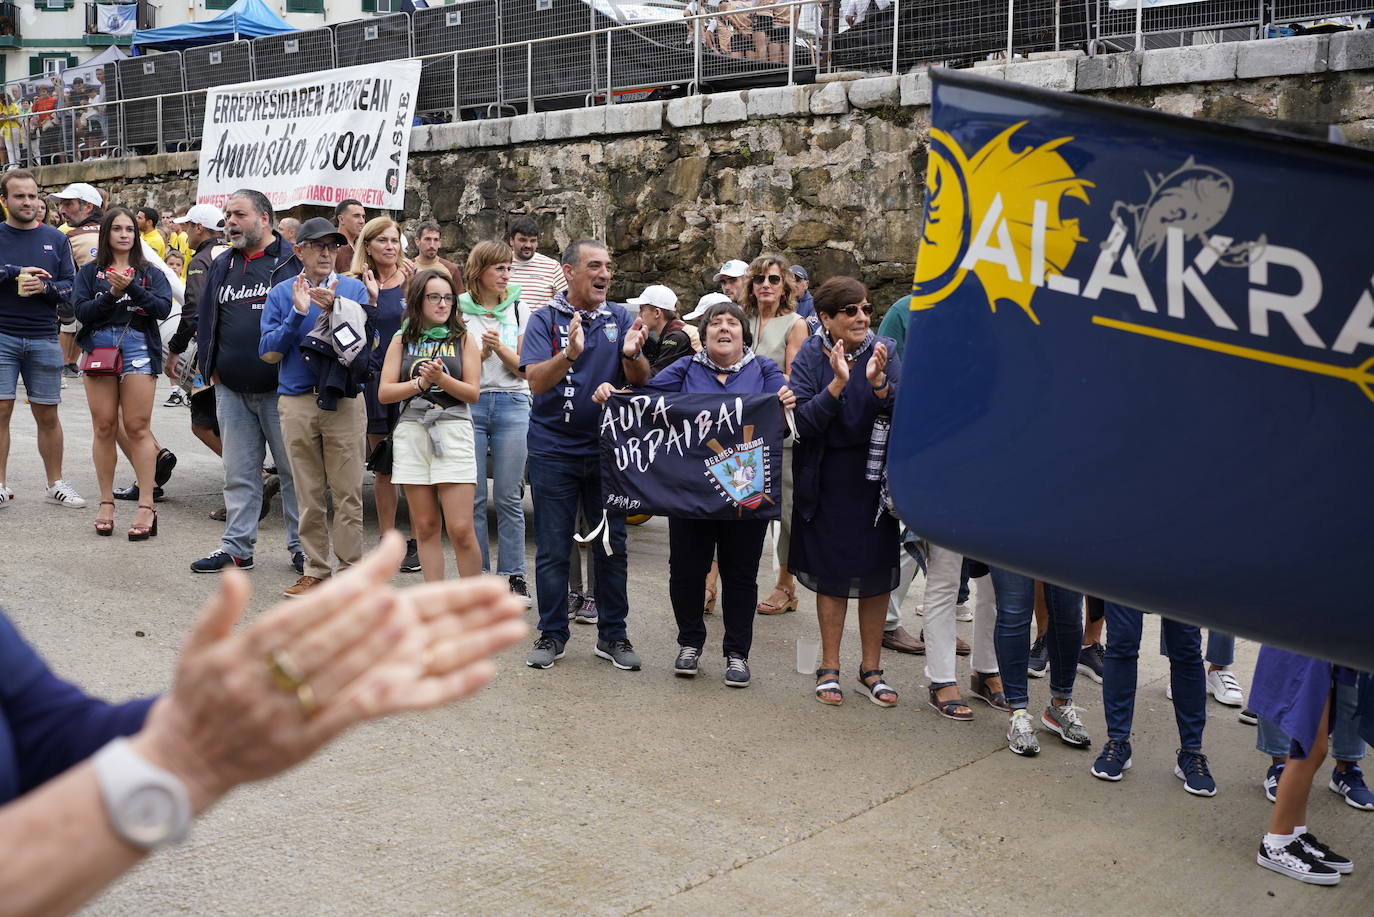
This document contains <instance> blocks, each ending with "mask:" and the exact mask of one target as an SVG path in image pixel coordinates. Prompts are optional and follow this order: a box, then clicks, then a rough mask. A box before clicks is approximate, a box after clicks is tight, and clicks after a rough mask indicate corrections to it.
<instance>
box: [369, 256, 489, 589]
mask: <svg viewBox="0 0 1374 917" xmlns="http://www.w3.org/2000/svg"><path fill="white" fill-rule="evenodd" d="M457 298H458V297H457V292H456V291H455V290H454V288H453V281H452V280H451V279H449V276H448V275H447V274H445V273H441V272H439V271H429V270H427V271H418V272H416V274H415V276H414V277H413V278H412V279H411V281H410V285H409V286H408V287H407V289H406V297H405V303H406V310H405V316H404V318H403V319H402V322H401V330H400V331H398V332H396V336H395V337H394V338H392V339H391V345H390V346H389V347H388V348H387V351H386V361H385V362H384V363H383V364H382V377H381V383H380V385H379V386H378V388H377V400H378V401H379V402H381V403H382V404H395V403H397V402H400V403H401V416H400V420H399V421H398V422H397V423H396V428H395V430H394V431H393V432H392V434H391V438H392V446H391V453H392V473H391V480H392V481H393V482H395V483H396V484H400V485H402V486H404V487H405V490H406V503H407V504H408V505H409V506H410V527H411V534H412V535H414V536H415V540H416V542H417V543H418V553H419V555H420V568H421V569H422V570H423V571H424V575H425V579H426V580H427V581H434V580H441V579H443V578H444V546H443V542H442V541H441V540H440V537H439V536H440V529H441V527H442V526H443V524H445V523H446V524H447V526H448V540H449V541H450V542H452V544H453V552H454V554H455V556H456V559H457V562H458V573H459V574H460V575H462V576H477V575H478V574H480V573H481V572H482V553H481V551H480V550H479V549H478V546H477V538H476V535H475V534H474V533H473V529H472V503H473V499H474V496H475V494H476V482H477V462H476V459H475V457H474V454H473V439H472V418H471V415H470V414H469V411H468V405H470V404H472V403H473V402H475V401H476V400H477V397H478V392H479V389H478V382H479V380H480V378H481V373H482V357H481V353H480V351H479V349H478V344H477V341H476V340H475V339H474V338H473V336H472V335H470V334H468V331H467V326H466V325H465V324H464V323H463V317H462V315H461V314H460V313H459V311H458V308H457ZM441 505H442V506H443V518H442V521H441V519H440V515H439V507H440V506H441Z"/></svg>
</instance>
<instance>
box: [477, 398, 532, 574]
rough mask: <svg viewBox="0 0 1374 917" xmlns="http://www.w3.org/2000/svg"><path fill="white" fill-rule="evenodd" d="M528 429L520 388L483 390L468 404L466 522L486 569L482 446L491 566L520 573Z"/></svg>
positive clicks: (488, 562)
mask: <svg viewBox="0 0 1374 917" xmlns="http://www.w3.org/2000/svg"><path fill="white" fill-rule="evenodd" d="M529 429H530V396H529V394H528V393H526V392H483V393H482V394H481V396H480V397H478V399H477V403H476V404H474V405H473V406H472V433H473V447H474V448H473V452H474V454H475V455H476V456H477V497H476V499H475V500H474V502H473V505H472V527H473V530H474V531H475V532H476V534H477V543H478V544H479V545H481V546H482V569H483V570H488V571H489V570H491V557H490V553H491V551H490V546H489V539H488V538H487V452H488V451H490V452H491V478H492V485H491V486H492V492H491V500H492V502H493V503H494V504H496V538H497V554H496V572H497V573H498V574H500V575H501V576H524V575H525V509H524V506H523V505H522V502H521V493H522V491H523V486H524V481H525V459H526V457H527V455H528V454H529V453H528V448H527V446H526V441H525V437H526V435H527V434H528V433H529Z"/></svg>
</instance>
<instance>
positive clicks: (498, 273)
mask: <svg viewBox="0 0 1374 917" xmlns="http://www.w3.org/2000/svg"><path fill="white" fill-rule="evenodd" d="M513 257H514V255H513V253H512V251H511V248H510V246H509V245H507V244H506V243H504V242H479V243H477V244H476V245H475V246H473V249H472V251H471V253H469V254H468V261H467V264H466V265H465V266H464V268H463V281H464V283H466V284H467V290H468V291H467V292H466V293H464V294H463V295H462V296H460V297H459V298H458V306H459V309H460V310H461V311H462V313H463V319H464V320H465V321H466V322H467V323H468V327H469V328H470V329H471V330H472V334H473V336H474V337H475V338H476V339H477V340H478V342H479V343H480V344H481V355H482V381H481V395H480V397H479V398H478V399H477V403H476V404H474V405H473V406H472V426H473V435H474V451H475V452H476V455H477V470H478V475H477V478H478V487H477V496H476V500H475V503H474V505H473V525H474V528H475V530H476V532H477V543H478V545H479V546H480V547H481V551H482V569H483V570H487V571H490V570H491V569H492V566H491V553H490V552H491V549H490V545H489V539H488V538H487V478H486V469H487V455H488V453H490V455H491V468H492V485H493V488H494V489H493V493H492V502H493V503H495V504H496V536H497V554H496V568H495V572H496V573H497V574H498V575H500V576H504V577H506V579H507V581H508V582H509V583H510V590H511V592H513V593H514V594H515V595H517V596H518V597H520V598H521V599H523V600H524V601H525V604H527V605H528V604H529V603H530V594H529V586H528V585H527V584H526V582H525V510H524V507H523V506H522V503H521V495H522V489H523V488H522V485H523V482H524V478H525V458H526V455H527V451H528V450H527V446H526V442H525V436H526V434H527V433H528V432H529V427H530V387H529V384H528V383H527V382H526V381H525V377H524V376H523V375H522V374H521V372H520V341H521V339H522V338H523V337H524V335H525V325H526V324H527V323H528V322H529V318H530V314H529V310H528V309H526V308H525V307H524V306H523V305H521V303H520V285H519V284H515V283H511V282H510V268H511V259H512V258H513Z"/></svg>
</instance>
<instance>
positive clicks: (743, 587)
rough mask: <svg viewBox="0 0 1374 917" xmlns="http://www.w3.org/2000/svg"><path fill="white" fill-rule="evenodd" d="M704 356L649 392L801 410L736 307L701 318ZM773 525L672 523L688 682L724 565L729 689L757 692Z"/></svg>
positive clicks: (677, 611)
mask: <svg viewBox="0 0 1374 917" xmlns="http://www.w3.org/2000/svg"><path fill="white" fill-rule="evenodd" d="M700 327H701V329H702V331H701V338H702V349H701V352H700V353H696V354H688V355H686V356H683V357H682V358H681V359H679V360H676V361H674V362H673V363H671V364H669V365H668V366H667V367H665V368H664V369H662V370H660V371H659V372H658V374H657V375H655V376H654V377H653V378H652V379H650V380H649V383H648V385H647V386H645V389H646V390H648V391H659V392H698V393H703V394H719V395H730V394H740V393H745V392H777V394H778V401H780V402H781V403H782V406H783V407H784V408H789V409H790V408H791V407H793V406H794V405H795V404H796V403H797V398H796V396H795V395H793V394H792V390H791V389H789V388H788V387H787V377H786V376H784V375H783V374H782V370H781V369H779V368H778V364H776V363H774V362H773V361H772V360H770V359H768V358H767V357H760V356H757V355H755V353H754V351H753V350H751V349H750V345H751V344H752V343H753V341H752V339H751V337H750V334H749V323H748V321H747V320H746V319H745V316H744V310H743V309H741V308H740V307H739V306H738V305H736V304H735V303H732V302H724V303H718V304H716V305H714V306H711V307H709V308H708V309H707V310H706V314H705V315H703V316H702V318H701V326H700ZM611 389H612V386H611V384H610V383H609V382H606V383H602V385H601V387H600V388H599V389H598V390H597V393H596V398H597V400H598V401H599V402H601V403H604V402H605V401H606V399H607V398H608V397H609V396H610V392H611ZM767 530H768V523H767V521H764V520H759V519H738V520H728V521H727V520H721V519H684V518H679V517H676V516H673V517H670V518H669V519H668V597H669V599H670V600H671V601H672V603H673V616H674V617H675V618H677V643H678V652H677V662H676V663H675V664H674V666H673V672H674V673H675V674H677V675H679V676H681V677H683V678H692V677H694V676H695V675H696V674H697V670H698V666H699V660H700V657H701V651H702V648H703V647H704V646H705V645H706V619H705V616H704V615H705V599H706V572H707V571H708V570H710V568H711V561H712V560H713V559H714V558H716V557H717V556H718V557H719V558H720V579H721V583H722V584H723V590H722V596H723V601H722V603H721V604H722V608H723V611H724V616H725V639H724V642H723V644H722V651H723V652H724V654H725V683H726V684H727V685H729V686H730V687H732V688H746V687H748V686H749V648H750V646H751V645H752V644H753V640H754V604H755V603H756V602H757V601H758V600H759V583H758V572H759V557H760V556H762V554H763V539H764V535H765V534H766V532H767Z"/></svg>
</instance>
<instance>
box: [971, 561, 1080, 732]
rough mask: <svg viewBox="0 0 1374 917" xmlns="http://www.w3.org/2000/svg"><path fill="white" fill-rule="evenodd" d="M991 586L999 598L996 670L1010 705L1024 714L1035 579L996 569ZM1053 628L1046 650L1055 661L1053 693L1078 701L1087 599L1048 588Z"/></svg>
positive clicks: (1068, 592) (1059, 696) (1058, 587)
mask: <svg viewBox="0 0 1374 917" xmlns="http://www.w3.org/2000/svg"><path fill="white" fill-rule="evenodd" d="M992 588H993V589H994V590H995V592H996V595H997V628H996V630H995V631H994V636H993V641H994V643H995V644H996V645H997V667H998V668H999V669H1001V672H1002V689H1003V690H1004V691H1005V692H1006V695H1007V703H1009V704H1011V707H1012V709H1013V710H1019V709H1021V708H1023V707H1025V706H1026V705H1027V704H1028V703H1029V702H1030V687H1029V685H1028V684H1027V676H1026V665H1027V663H1029V662H1030V644H1031V621H1033V620H1034V619H1035V580H1033V579H1031V578H1030V577H1029V576H1022V575H1021V574H1020V573H1013V572H1011V571H1010V570H1002V569H999V568H997V567H993V568H992ZM1045 604H1046V605H1047V606H1048V607H1049V613H1050V622H1049V629H1048V630H1046V632H1045V648H1046V649H1047V650H1048V651H1049V657H1050V694H1051V695H1052V696H1054V697H1056V698H1059V699H1060V700H1069V699H1070V698H1072V697H1073V682H1074V679H1075V678H1076V677H1077V675H1078V650H1079V647H1080V645H1081V644H1082V642H1083V596H1082V594H1081V593H1078V592H1074V591H1073V590H1072V589H1065V588H1063V587H1062V586H1054V585H1051V584H1050V583H1046V584H1045Z"/></svg>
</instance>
